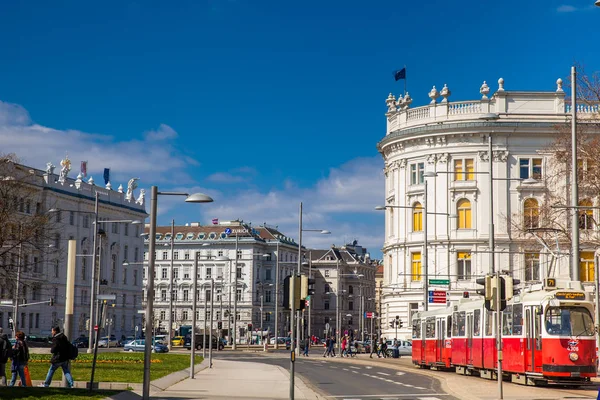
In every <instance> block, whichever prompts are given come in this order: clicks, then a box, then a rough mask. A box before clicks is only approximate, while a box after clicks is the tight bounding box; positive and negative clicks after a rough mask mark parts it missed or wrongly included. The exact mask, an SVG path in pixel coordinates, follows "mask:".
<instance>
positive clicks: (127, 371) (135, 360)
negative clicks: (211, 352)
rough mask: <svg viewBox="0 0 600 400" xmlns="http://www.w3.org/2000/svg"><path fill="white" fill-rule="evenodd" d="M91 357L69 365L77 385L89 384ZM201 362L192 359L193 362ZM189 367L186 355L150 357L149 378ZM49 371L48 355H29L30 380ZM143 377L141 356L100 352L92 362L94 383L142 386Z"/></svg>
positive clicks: (58, 373) (59, 374) (198, 358)
mask: <svg viewBox="0 0 600 400" xmlns="http://www.w3.org/2000/svg"><path fill="white" fill-rule="evenodd" d="M92 359H93V354H81V353H80V354H79V356H78V357H77V359H76V360H75V361H74V362H71V375H73V379H74V380H75V381H79V382H89V380H90V376H91V374H92ZM201 362H202V357H201V356H196V359H195V363H196V364H199V363H201ZM189 366H190V356H189V355H185V354H152V364H151V366H150V379H151V380H155V379H158V378H162V377H163V376H166V375H169V374H170V373H173V372H176V371H180V370H182V369H185V368H189ZM48 368H50V354H31V359H30V360H29V373H30V375H31V379H33V380H44V379H45V378H46V374H47V373H48ZM143 377H144V353H129V352H122V353H100V354H98V358H97V359H96V371H95V372H94V382H126V383H142V380H143ZM61 379H62V369H60V368H59V369H58V370H56V373H55V374H54V377H53V378H52V380H53V381H57V380H58V381H60V380H61ZM0 398H3V397H2V396H0Z"/></svg>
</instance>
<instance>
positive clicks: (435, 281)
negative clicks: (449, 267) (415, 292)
mask: <svg viewBox="0 0 600 400" xmlns="http://www.w3.org/2000/svg"><path fill="white" fill-rule="evenodd" d="M429 284H430V285H449V284H450V280H449V279H430V280H429Z"/></svg>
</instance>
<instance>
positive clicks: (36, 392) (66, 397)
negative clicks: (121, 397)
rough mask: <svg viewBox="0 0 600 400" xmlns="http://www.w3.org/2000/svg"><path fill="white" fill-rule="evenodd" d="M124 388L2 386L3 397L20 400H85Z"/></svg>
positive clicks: (0, 388) (117, 391) (111, 394)
mask: <svg viewBox="0 0 600 400" xmlns="http://www.w3.org/2000/svg"><path fill="white" fill-rule="evenodd" d="M120 392H122V390H94V391H92V392H90V391H89V390H86V389H59V388H37V387H36V388H21V387H12V388H9V387H0V398H1V399H18V400H83V399H104V398H106V397H108V396H113V395H115V394H117V393H120Z"/></svg>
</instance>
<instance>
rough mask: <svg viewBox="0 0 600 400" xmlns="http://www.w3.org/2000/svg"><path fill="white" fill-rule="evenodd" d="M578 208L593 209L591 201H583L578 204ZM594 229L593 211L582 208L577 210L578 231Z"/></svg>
mask: <svg viewBox="0 0 600 400" xmlns="http://www.w3.org/2000/svg"><path fill="white" fill-rule="evenodd" d="M579 206H580V207H593V204H592V202H591V200H589V199H584V200H581V201H580V202H579ZM593 228H594V210H593V209H592V208H583V209H580V210H579V229H593Z"/></svg>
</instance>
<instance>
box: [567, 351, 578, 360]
mask: <svg viewBox="0 0 600 400" xmlns="http://www.w3.org/2000/svg"><path fill="white" fill-rule="evenodd" d="M569 359H570V360H571V361H577V360H579V354H577V353H569Z"/></svg>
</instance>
